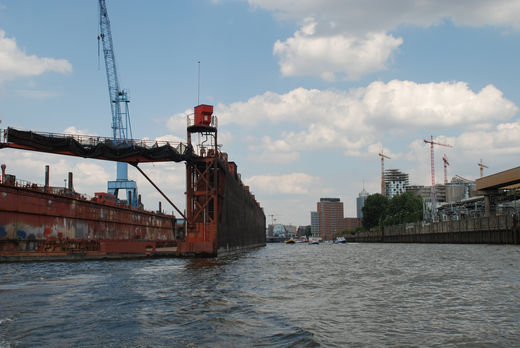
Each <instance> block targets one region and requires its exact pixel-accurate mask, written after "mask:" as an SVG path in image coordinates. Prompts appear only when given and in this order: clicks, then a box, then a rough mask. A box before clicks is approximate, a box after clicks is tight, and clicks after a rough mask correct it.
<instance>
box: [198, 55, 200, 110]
mask: <svg viewBox="0 0 520 348" xmlns="http://www.w3.org/2000/svg"><path fill="white" fill-rule="evenodd" d="M197 64H198V66H199V75H198V83H197V105H200V60H199V61H198V62H197Z"/></svg>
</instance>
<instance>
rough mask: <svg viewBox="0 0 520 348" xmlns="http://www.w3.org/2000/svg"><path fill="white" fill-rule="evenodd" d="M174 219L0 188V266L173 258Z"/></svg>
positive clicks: (174, 251) (56, 196)
mask: <svg viewBox="0 0 520 348" xmlns="http://www.w3.org/2000/svg"><path fill="white" fill-rule="evenodd" d="M175 237H176V236H175V218H174V217H172V216H168V215H164V214H156V213H151V212H146V211H143V210H134V209H129V208H124V207H119V206H112V205H107V204H102V203H96V202H91V201H88V200H85V199H81V198H79V197H73V196H71V197H67V196H65V195H56V194H52V193H46V192H40V191H38V190H34V189H32V188H22V187H16V186H9V185H0V260H2V261H21V260H40V259H45V260H50V259H53V260H67V259H70V260H76V259H87V258H93V259H98V258H128V257H144V256H152V255H157V256H159V255H175V254H176V251H177V250H176V238H175Z"/></svg>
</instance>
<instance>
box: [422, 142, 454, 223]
mask: <svg viewBox="0 0 520 348" xmlns="http://www.w3.org/2000/svg"><path fill="white" fill-rule="evenodd" d="M424 142H425V143H426V144H430V159H431V171H432V220H433V221H435V211H436V203H437V192H436V190H435V162H434V156H433V145H440V146H446V147H452V146H451V145H448V144H442V143H438V142H436V141H433V135H430V140H426V139H424Z"/></svg>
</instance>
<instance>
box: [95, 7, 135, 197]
mask: <svg viewBox="0 0 520 348" xmlns="http://www.w3.org/2000/svg"><path fill="white" fill-rule="evenodd" d="M99 30H100V34H99V36H98V44H99V41H101V42H102V43H103V56H104V58H105V67H106V73H107V82H108V93H109V97H110V109H111V111H112V126H111V127H112V135H113V138H114V142H115V143H126V142H127V141H128V140H131V139H132V127H131V124H130V113H129V111H128V103H129V102H130V100H129V99H128V94H127V92H126V91H124V90H122V89H120V87H119V80H118V78H117V69H116V59H115V56H114V45H113V41H112V31H111V29H110V19H109V18H108V12H107V7H106V4H105V0H99ZM119 189H124V190H125V191H126V196H127V202H128V203H129V204H130V205H131V206H137V204H138V200H137V185H136V183H135V181H133V180H128V164H127V163H122V162H118V163H117V178H116V181H109V182H108V192H109V193H112V194H114V195H115V196H116V197H117V194H118V192H119Z"/></svg>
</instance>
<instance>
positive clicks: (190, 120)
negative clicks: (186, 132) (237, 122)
mask: <svg viewBox="0 0 520 348" xmlns="http://www.w3.org/2000/svg"><path fill="white" fill-rule="evenodd" d="M186 126H187V127H191V126H195V114H188V115H186ZM208 127H215V128H218V118H217V116H215V115H211V122H210V124H209V125H208Z"/></svg>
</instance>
